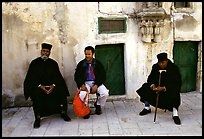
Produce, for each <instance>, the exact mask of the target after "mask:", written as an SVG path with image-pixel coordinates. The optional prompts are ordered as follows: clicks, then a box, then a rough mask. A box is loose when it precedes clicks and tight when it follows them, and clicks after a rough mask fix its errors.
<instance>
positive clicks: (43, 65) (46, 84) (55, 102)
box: [24, 43, 71, 128]
mask: <svg viewBox="0 0 204 139" xmlns="http://www.w3.org/2000/svg"><path fill="white" fill-rule="evenodd" d="M41 46H42V49H41V56H40V57H38V58H36V59H34V60H32V62H31V63H30V65H29V69H28V72H27V75H26V77H25V80H24V96H25V99H26V100H27V99H28V98H29V97H30V98H31V100H32V102H33V111H34V115H35V122H34V125H33V127H34V128H39V127H40V118H41V117H45V116H49V115H52V114H55V113H60V114H61V117H62V118H63V119H64V120H65V121H70V120H71V119H70V118H69V116H68V115H67V107H68V106H67V105H68V103H67V97H68V96H70V94H69V91H68V88H67V86H66V83H65V80H64V78H63V77H62V75H61V73H60V70H59V67H58V64H57V62H56V61H54V60H53V59H51V58H49V56H50V52H51V48H52V45H51V44H47V43H43V44H42V45H41Z"/></svg>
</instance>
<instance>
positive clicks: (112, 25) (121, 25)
mask: <svg viewBox="0 0 204 139" xmlns="http://www.w3.org/2000/svg"><path fill="white" fill-rule="evenodd" d="M98 28H99V31H98V32H99V34H102V33H125V32H126V18H103V17H99V18H98Z"/></svg>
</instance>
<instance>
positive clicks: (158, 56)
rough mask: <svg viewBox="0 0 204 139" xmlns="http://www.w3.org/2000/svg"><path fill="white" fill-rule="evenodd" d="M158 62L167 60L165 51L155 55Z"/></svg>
mask: <svg viewBox="0 0 204 139" xmlns="http://www.w3.org/2000/svg"><path fill="white" fill-rule="evenodd" d="M157 59H158V62H161V61H164V60H167V53H160V54H158V55H157Z"/></svg>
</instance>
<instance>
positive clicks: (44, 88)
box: [40, 85, 55, 94]
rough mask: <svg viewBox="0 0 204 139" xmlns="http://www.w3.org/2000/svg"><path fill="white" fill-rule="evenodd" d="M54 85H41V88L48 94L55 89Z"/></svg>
mask: <svg viewBox="0 0 204 139" xmlns="http://www.w3.org/2000/svg"><path fill="white" fill-rule="evenodd" d="M54 87H55V86H54V85H41V86H40V88H41V89H42V90H43V91H44V92H45V93H46V94H50V93H51V92H52V91H53V89H54Z"/></svg>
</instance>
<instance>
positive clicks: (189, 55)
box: [173, 41, 198, 93]
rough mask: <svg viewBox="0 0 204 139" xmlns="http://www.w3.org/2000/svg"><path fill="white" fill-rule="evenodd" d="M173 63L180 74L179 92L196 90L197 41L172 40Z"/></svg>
mask: <svg viewBox="0 0 204 139" xmlns="http://www.w3.org/2000/svg"><path fill="white" fill-rule="evenodd" d="M173 56H174V63H175V64H176V65H177V66H178V67H179V69H180V72H181V76H182V86H181V92H182V93H185V92H190V91H195V90H196V73H197V62H198V43H197V42H191V41H189V42H184V41H176V42H174V49H173Z"/></svg>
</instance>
